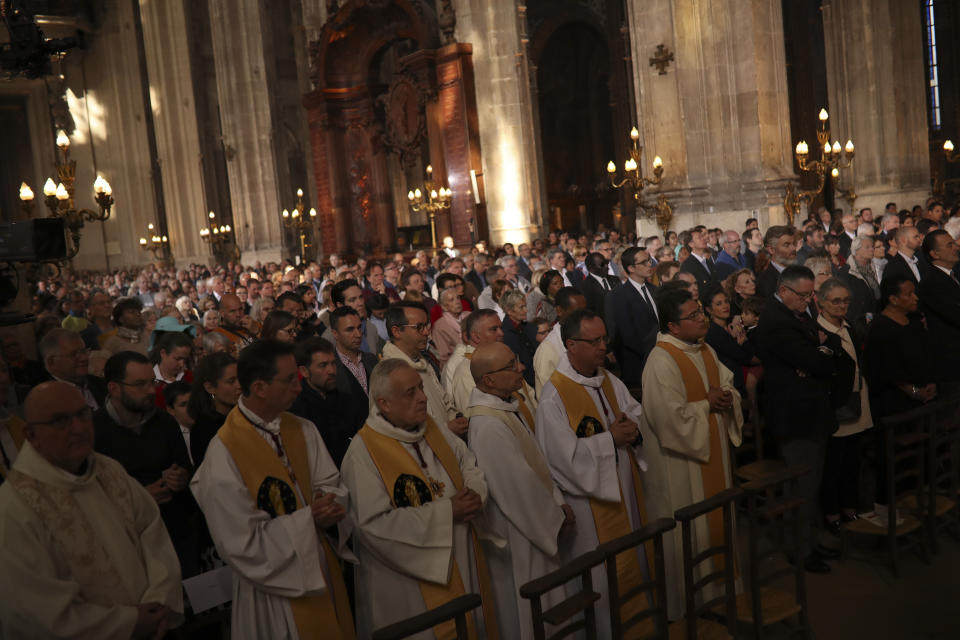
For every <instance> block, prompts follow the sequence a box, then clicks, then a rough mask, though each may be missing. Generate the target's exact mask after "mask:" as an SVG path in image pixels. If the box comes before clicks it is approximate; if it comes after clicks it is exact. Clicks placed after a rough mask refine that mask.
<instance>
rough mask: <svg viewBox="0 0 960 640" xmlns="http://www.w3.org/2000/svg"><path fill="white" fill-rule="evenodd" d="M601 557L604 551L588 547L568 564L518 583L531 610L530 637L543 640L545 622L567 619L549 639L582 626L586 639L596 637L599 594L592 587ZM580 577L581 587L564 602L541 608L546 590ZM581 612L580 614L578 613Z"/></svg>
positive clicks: (558, 624)
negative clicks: (524, 582) (523, 583)
mask: <svg viewBox="0 0 960 640" xmlns="http://www.w3.org/2000/svg"><path fill="white" fill-rule="evenodd" d="M603 561H604V558H603V554H601V553H600V552H599V551H591V552H589V553H585V554H583V555H582V556H580V557H578V558H575V559H574V560H572V561H571V562H569V563H568V564H566V565H564V566H562V567H560V568H559V569H557V570H556V571H552V572H550V573H548V574H547V575H545V576H542V577H540V578H537V579H536V580H531V581H530V582H528V583H527V584H525V585H523V586H521V587H520V597H522V598H524V599H526V600H529V601H530V611H531V613H532V617H533V637H534V638H535V639H536V640H546V638H547V635H546V634H547V630H546V625H547V624H550V625H553V626H554V627H559V626H560V625H562V624H564V623H567V624H566V626H564V627H562V628H559V629H557V630H556V631H555V632H554V633H553V634H552V635H551V636H550V640H554V639H556V638H565V637H567V636H569V635H571V634H573V633H575V632H577V631H579V630H581V629H583V630H584V634H585V636H586V638H587V640H596V638H597V613H596V611H595V610H594V604H595V603H596V602H597V600H599V599H600V594H599V593H597V592H596V591H594V590H593V576H592V575H591V572H592V571H593V568H594V567H597V566H599V565H600V564H602V563H603ZM576 578H580V590H579V591H578V592H577V593H575V594H573V595H572V596H569V597H567V598H566V599H565V600H564V601H563V602H560V603H559V604H556V605H554V606H553V607H551V608H549V609H547V610H546V611H544V610H543V603H542V602H541V598H542V597H543V596H544V595H545V594H546V593H547V592H549V591H552V590H554V589H556V588H557V587H562V586H563V585H565V584H567V583H568V582H570V581H571V580H574V579H576ZM581 613H582V614H583V615H582V616H580V615H579V614H581Z"/></svg>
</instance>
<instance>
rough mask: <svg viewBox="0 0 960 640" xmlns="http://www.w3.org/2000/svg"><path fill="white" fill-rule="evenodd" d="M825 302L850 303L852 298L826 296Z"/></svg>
mask: <svg viewBox="0 0 960 640" xmlns="http://www.w3.org/2000/svg"><path fill="white" fill-rule="evenodd" d="M824 302H829V303H830V304H837V305H847V304H850V298H832V299H831V298H824Z"/></svg>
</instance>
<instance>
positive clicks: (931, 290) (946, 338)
mask: <svg viewBox="0 0 960 640" xmlns="http://www.w3.org/2000/svg"><path fill="white" fill-rule="evenodd" d="M919 290H920V310H921V311H923V313H924V314H925V315H926V317H927V330H928V331H929V335H930V345H931V347H932V349H933V352H934V353H936V354H937V357H936V358H934V359H933V361H932V363H931V364H932V365H933V366H934V368H935V371H934V374H935V376H936V379H937V380H938V381H939V380H943V381H952V380H958V379H960V367H958V366H957V359H958V357H960V284H957V282H956V281H955V280H954V279H953V278H951V277H950V276H948V275H947V274H945V273H944V272H943V271H941V270H940V269H938V268H937V267H936V266H931V267H930V271H928V272H927V274H926V275H925V276H924V277H923V280H921V281H920V288H919Z"/></svg>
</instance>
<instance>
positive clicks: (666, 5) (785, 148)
mask: <svg viewBox="0 0 960 640" xmlns="http://www.w3.org/2000/svg"><path fill="white" fill-rule="evenodd" d="M627 12H628V18H629V30H630V40H631V45H632V59H633V64H634V80H635V82H634V84H635V86H636V91H637V108H638V122H639V123H640V126H639V129H640V135H641V144H643V145H644V157H643V161H642V164H643V168H644V171H645V172H646V173H647V174H649V173H651V164H652V161H653V157H654V156H655V155H659V156H661V157H662V158H663V164H664V169H665V172H664V179H663V191H664V192H665V193H666V194H667V196H668V197H669V199H670V202H671V204H672V205H673V210H674V216H673V222H672V223H671V225H670V228H672V229H685V228H688V227H691V226H693V225H695V224H700V223H702V224H706V225H708V226H711V227H712V226H718V227H723V228H732V229H742V228H743V224H744V221H745V220H746V218H748V217H758V218H760V221H761V225H763V226H766V225H767V224H773V223H776V222H778V221H780V220H783V219H784V218H783V190H784V186H785V183H786V182H787V180H788V179H790V178H791V177H792V176H793V165H792V157H791V142H790V119H789V105H788V101H787V82H786V62H785V53H784V44H783V17H782V13H781V5H780V0H649V1H643V2H641V1H640V0H631V1H630V2H629V3H628V7H627ZM659 44H663V45H665V46H666V47H667V49H669V50H670V51H671V52H673V53H674V60H673V61H672V62H671V63H670V64H669V66H668V67H667V68H666V74H665V75H660V74H659V72H658V70H657V68H656V67H652V66H650V63H649V60H650V58H651V57H653V56H654V55H655V53H654V52H655V51H656V49H657V45H659ZM618 164H621V165H622V161H621V162H619V163H618ZM655 194H656V190H655V189H654V190H652V191H651V192H650V193H647V194H646V201H647V202H649V203H652V202H653V201H655ZM638 217H640V216H638ZM640 220H641V222H640V224H639V225H638V226H639V227H640V231H641V233H643V234H655V233H659V229H658V228H657V225H656V223H655V222H654V221H651V220H649V219H644V218H642V217H640Z"/></svg>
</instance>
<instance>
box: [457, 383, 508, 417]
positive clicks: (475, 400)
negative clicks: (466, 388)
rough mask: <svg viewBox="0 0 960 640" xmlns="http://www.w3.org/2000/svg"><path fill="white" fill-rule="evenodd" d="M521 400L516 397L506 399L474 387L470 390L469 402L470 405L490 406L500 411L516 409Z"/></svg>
mask: <svg viewBox="0 0 960 640" xmlns="http://www.w3.org/2000/svg"><path fill="white" fill-rule="evenodd" d="M519 404H520V403H519V402H518V401H517V399H516V398H511V399H510V400H504V399H503V398H501V397H499V396H495V395H493V394H492V393H487V392H486V391H481V390H480V389H479V388H477V387H474V388H473V391H471V392H470V402H469V403H468V404H467V406H468V407H490V408H491V409H499V410H500V411H510V412H513V411H516V410H517V408H518V406H519Z"/></svg>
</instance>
